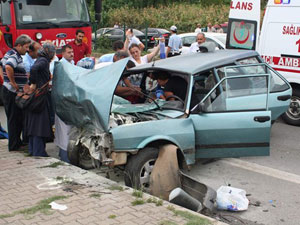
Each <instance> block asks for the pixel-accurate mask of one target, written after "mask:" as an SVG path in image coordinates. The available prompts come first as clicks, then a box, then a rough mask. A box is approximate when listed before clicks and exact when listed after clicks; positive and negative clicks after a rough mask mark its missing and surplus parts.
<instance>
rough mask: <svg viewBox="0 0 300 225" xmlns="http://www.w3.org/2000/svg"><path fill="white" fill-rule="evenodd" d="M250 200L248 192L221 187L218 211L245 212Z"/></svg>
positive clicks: (218, 194) (218, 193) (218, 197)
mask: <svg viewBox="0 0 300 225" xmlns="http://www.w3.org/2000/svg"><path fill="white" fill-rule="evenodd" d="M248 205H249V200H248V199H247V197H246V191H244V190H242V189H238V188H234V187H230V186H221V187H220V188H219V189H218V190H217V206H218V209H222V210H228V211H244V210H247V209H248Z"/></svg>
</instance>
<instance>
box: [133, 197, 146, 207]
mask: <svg viewBox="0 0 300 225" xmlns="http://www.w3.org/2000/svg"><path fill="white" fill-rule="evenodd" d="M143 204H145V201H144V199H141V198H137V199H136V200H134V201H133V202H131V205H133V206H136V205H143Z"/></svg>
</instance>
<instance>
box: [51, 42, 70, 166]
mask: <svg viewBox="0 0 300 225" xmlns="http://www.w3.org/2000/svg"><path fill="white" fill-rule="evenodd" d="M73 58H74V53H73V49H72V47H71V46H70V45H68V44H67V45H65V46H63V47H62V58H61V60H60V61H61V62H62V63H71V64H73V65H74V60H73ZM70 129H71V126H69V125H67V124H65V123H64V122H63V121H62V120H61V119H60V118H59V117H58V116H57V115H56V114H55V140H54V143H55V144H56V145H57V146H58V148H59V157H60V159H61V160H62V161H64V162H67V163H70V160H69V158H68V153H67V148H68V143H69V132H70Z"/></svg>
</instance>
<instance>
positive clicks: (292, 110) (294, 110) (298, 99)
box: [282, 89, 300, 126]
mask: <svg viewBox="0 0 300 225" xmlns="http://www.w3.org/2000/svg"><path fill="white" fill-rule="evenodd" d="M282 119H283V120H284V121H285V122H286V123H287V124H290V125H294V126H300V90H299V89H293V96H292V98H291V103H290V107H289V108H288V110H287V111H286V112H285V113H284V114H283V115H282Z"/></svg>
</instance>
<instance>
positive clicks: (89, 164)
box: [68, 140, 94, 169]
mask: <svg viewBox="0 0 300 225" xmlns="http://www.w3.org/2000/svg"><path fill="white" fill-rule="evenodd" d="M68 157H69V160H70V162H71V164H72V165H74V166H79V167H80V168H82V169H92V168H94V166H93V161H92V157H91V155H90V152H89V150H88V149H87V148H85V147H83V146H82V145H75V141H74V140H70V141H69V144H68Z"/></svg>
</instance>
